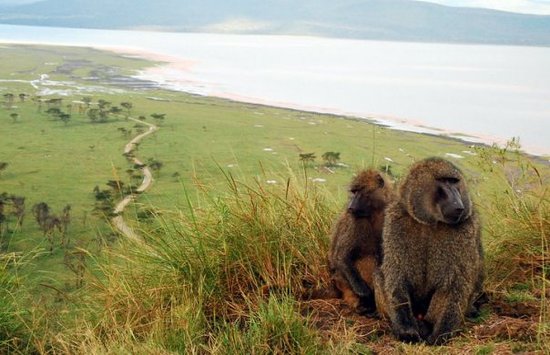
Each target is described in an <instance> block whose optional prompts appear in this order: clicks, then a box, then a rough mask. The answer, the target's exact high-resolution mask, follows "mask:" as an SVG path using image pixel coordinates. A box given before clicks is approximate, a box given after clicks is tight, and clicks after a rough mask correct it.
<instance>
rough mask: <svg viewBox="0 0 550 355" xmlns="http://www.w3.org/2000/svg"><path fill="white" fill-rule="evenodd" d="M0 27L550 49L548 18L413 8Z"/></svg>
mask: <svg viewBox="0 0 550 355" xmlns="http://www.w3.org/2000/svg"><path fill="white" fill-rule="evenodd" d="M0 23H4V24H20V25H36V26H59V27H85V28H113V29H150V30H163V31H191V32H224V33H258V34H291V35H315V36H328V37H342V38H361V39H377V40H399V41H425V42H455V43H493V44H516V45H539V46H548V45H550V16H538V15H525V14H515V13H507V12H502V11H494V10H486V9H474V8H456V7H448V6H442V5H437V4H432V3H426V2H419V1H408V0H344V1H328V0H305V1H300V2H293V1H289V0H266V1H257V0H238V1H231V2H220V1H216V0H205V1H199V0H189V1H185V2H181V1H177V0H160V1H155V2H151V1H145V0H139V1H130V0H121V1H116V2H112V1H108V0H98V1H93V2H92V1H84V0H72V1H66V0H45V1H42V2H38V3H34V4H28V5H21V6H4V7H0Z"/></svg>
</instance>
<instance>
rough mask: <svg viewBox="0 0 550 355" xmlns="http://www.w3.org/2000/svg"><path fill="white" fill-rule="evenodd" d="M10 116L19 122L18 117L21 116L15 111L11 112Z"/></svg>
mask: <svg viewBox="0 0 550 355" xmlns="http://www.w3.org/2000/svg"><path fill="white" fill-rule="evenodd" d="M10 117H11V119H12V121H13V123H15V122H17V119H18V118H19V114H18V113H16V112H14V113H10Z"/></svg>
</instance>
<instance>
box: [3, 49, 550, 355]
mask: <svg viewBox="0 0 550 355" xmlns="http://www.w3.org/2000/svg"><path fill="white" fill-rule="evenodd" d="M2 49H3V50H2V51H0V60H1V61H2V63H5V65H3V66H2V67H1V68H0V80H2V87H0V95H1V96H0V97H1V99H2V105H1V107H0V129H1V130H2V133H3V136H2V137H3V139H2V140H0V151H1V152H2V153H3V155H2V157H1V159H0V186H1V189H0V207H1V208H0V353H16V354H18V353H24V354H27V353H32V354H35V353H36V354H74V353H77V354H126V353H129V354H134V353H138V354H144V353H147V354H149V353H151V354H174V353H182V354H187V353H200V354H224V355H225V354H242V353H251V354H264V353H265V354H274V353H275V354H282V353H284V354H294V353H299V354H349V353H361V354H364V353H372V352H373V353H413V354H415V353H417V354H464V353H477V354H491V353H494V354H503V353H505V354H506V353H548V352H549V351H550V342H549V339H550V336H549V335H550V334H549V329H550V327H549V324H550V323H549V319H548V315H549V313H548V307H549V299H550V292H549V290H550V288H549V287H548V277H547V275H548V258H549V255H550V254H549V245H550V244H549V240H548V239H549V235H548V230H550V199H549V196H548V186H549V181H550V169H549V168H548V166H547V165H541V164H538V163H537V162H535V161H531V160H529V158H528V157H525V156H523V155H522V154H521V153H519V152H518V151H516V150H515V149H514V148H515V146H514V145H513V144H510V145H509V146H508V147H506V148H502V149H501V148H496V147H493V148H489V147H472V146H469V145H468V144H466V143H464V142H460V141H457V140H449V139H445V138H444V137H434V136H427V135H421V134H416V133H410V132H400V131H394V130H389V129H387V128H385V127H381V126H378V125H374V124H372V123H371V122H368V121H366V120H360V119H351V118H344V117H339V116H334V115H324V114H318V113H313V112H303V111H296V110H286V109H280V108H275V107H267V106H259V105H253V104H243V103H238V102H232V101H228V100H221V99H216V98H209V97H200V96H194V95H190V94H186V93H181V92H174V91H166V90H160V89H157V88H155V87H152V86H151V83H149V82H143V81H139V80H136V79H132V78H131V75H132V74H134V73H135V71H136V70H139V69H141V68H143V67H146V66H149V65H152V63H150V62H146V61H144V60H141V59H137V58H128V57H121V56H118V55H115V54H112V53H108V52H102V51H98V50H94V49H89V48H70V47H48V46H20V45H5V46H4V47H3V48H2ZM133 118H136V119H133ZM153 125H154V126H157V127H158V129H153ZM147 130H149V132H150V134H147V136H145V133H146V131H147ZM138 137H142V138H143V139H142V140H140V141H139V142H137V140H136V139H137V138H138ZM129 142H130V143H129ZM131 142H134V143H131ZM129 145H131V149H130V148H128V146H129ZM122 152H125V154H124V156H123V154H122ZM328 152H332V153H334V152H337V153H338V154H337V155H338V160H336V161H332V162H331V161H329V160H328V159H324V158H323V157H324V156H326V153H328ZM308 153H309V154H308ZM308 155H309V156H310V158H311V159H303V156H308ZM315 156H316V157H315ZM333 156H334V154H333ZM427 156H440V157H444V158H447V159H450V160H452V161H453V162H454V163H456V164H457V165H459V166H460V168H461V169H462V170H463V171H464V173H465V174H466V175H467V179H468V183H469V186H470V189H471V194H472V197H473V201H474V203H475V205H476V207H477V209H478V211H479V213H480V215H481V217H482V221H483V242H484V247H485V258H486V273H487V279H486V283H485V289H486V291H487V293H488V294H489V298H490V302H489V304H487V305H485V306H484V308H483V310H482V313H481V315H480V316H479V317H477V318H473V319H468V320H467V321H466V323H465V326H464V329H463V331H462V332H461V333H460V334H457V335H456V336H455V337H453V339H451V341H450V342H449V343H446V344H444V345H443V346H437V347H429V346H427V345H425V344H405V343H402V342H399V341H397V340H395V338H394V337H393V336H392V334H391V331H390V329H389V324H388V322H386V321H384V320H381V319H374V318H367V317H364V316H360V315H358V314H356V313H354V312H353V311H352V310H351V309H350V308H348V307H346V306H345V305H344V304H343V303H342V300H340V299H337V298H334V295H332V297H331V294H330V292H327V291H326V290H327V289H328V287H329V285H330V283H329V278H328V266H327V260H326V257H325V255H327V252H328V245H329V239H328V235H329V233H330V229H331V225H332V223H333V221H334V220H335V218H336V217H337V216H338V214H339V213H340V211H341V208H342V206H343V205H344V204H345V200H346V199H347V195H348V191H347V184H348V183H349V181H350V179H351V177H352V176H353V174H354V172H356V171H357V170H358V169H361V168H364V167H368V166H370V167H377V168H379V169H380V170H382V171H385V172H386V174H387V175H389V176H391V180H394V181H395V182H396V183H399V179H400V177H402V176H403V175H404V174H405V173H406V171H407V169H408V167H409V166H410V165H411V163H413V162H414V161H417V160H418V159H422V158H424V157H427ZM136 159H139V160H136ZM140 162H144V163H145V164H146V167H148V168H149V169H150V170H151V171H152V173H153V180H154V181H153V184H152V185H151V186H150V187H149V188H147V189H145V187H143V186H144V185H143V184H144V183H145V182H146V181H149V178H148V177H147V174H150V172H149V173H147V172H146V170H147V171H148V170H149V169H144V165H145V164H141V163H140ZM147 185H148V184H147ZM145 190H146V191H145ZM128 196H133V197H132V198H131V199H130V200H131V201H129V203H128V206H127V208H126V209H125V211H124V212H123V213H120V212H117V213H115V211H113V209H114V208H115V204H116V203H117V201H121V199H127V198H128ZM23 197H24V198H25V200H24V207H25V209H24V211H26V217H25V214H22V213H20V212H21V210H20V209H17V208H16V207H18V206H19V207H20V206H21V204H16V203H15V202H16V201H21V198H23ZM40 203H45V204H47V205H48V206H49V211H48V213H46V215H47V216H49V217H52V219H50V220H55V216H60V217H64V216H65V214H63V215H62V214H61V213H62V212H61V211H63V213H64V212H65V211H66V207H64V206H67V205H70V206H71V207H70V209H69V213H68V215H69V216H70V218H68V219H65V218H62V220H63V221H65V222H67V223H64V224H63V228H61V229H60V230H57V229H55V228H53V225H50V227H48V225H46V224H41V223H40V221H41V220H44V219H41V218H42V217H41V216H40V214H39V213H37V212H36V211H37V208H35V207H34V206H36V205H40ZM119 211H120V210H119ZM47 216H46V217H47ZM114 216H116V217H121V218H122V219H123V220H124V221H125V222H126V223H127V225H128V226H129V228H132V229H133V230H134V231H135V232H136V233H138V235H139V236H141V237H142V238H128V234H126V233H119V232H118V231H116V230H115V229H114V228H113V226H112V225H110V223H109V220H110V217H114ZM46 220H48V219H47V218H46ZM117 228H118V227H117ZM131 239H137V240H131Z"/></svg>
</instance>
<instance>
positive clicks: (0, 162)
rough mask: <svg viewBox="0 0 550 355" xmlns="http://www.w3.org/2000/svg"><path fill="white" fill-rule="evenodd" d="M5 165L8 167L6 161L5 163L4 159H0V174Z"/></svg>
mask: <svg viewBox="0 0 550 355" xmlns="http://www.w3.org/2000/svg"><path fill="white" fill-rule="evenodd" d="M7 167H8V163H6V162H5V161H0V175H1V173H2V171H4V170H6V168H7Z"/></svg>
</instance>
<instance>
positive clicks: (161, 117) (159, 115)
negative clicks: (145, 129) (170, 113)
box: [151, 113, 166, 125]
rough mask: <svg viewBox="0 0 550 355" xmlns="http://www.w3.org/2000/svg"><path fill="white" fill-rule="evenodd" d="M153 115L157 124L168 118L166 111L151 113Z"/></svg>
mask: <svg viewBox="0 0 550 355" xmlns="http://www.w3.org/2000/svg"><path fill="white" fill-rule="evenodd" d="M151 117H153V119H154V120H155V121H156V122H157V124H159V125H160V124H161V123H162V122H164V119H165V118H166V114H165V113H153V114H151Z"/></svg>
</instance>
